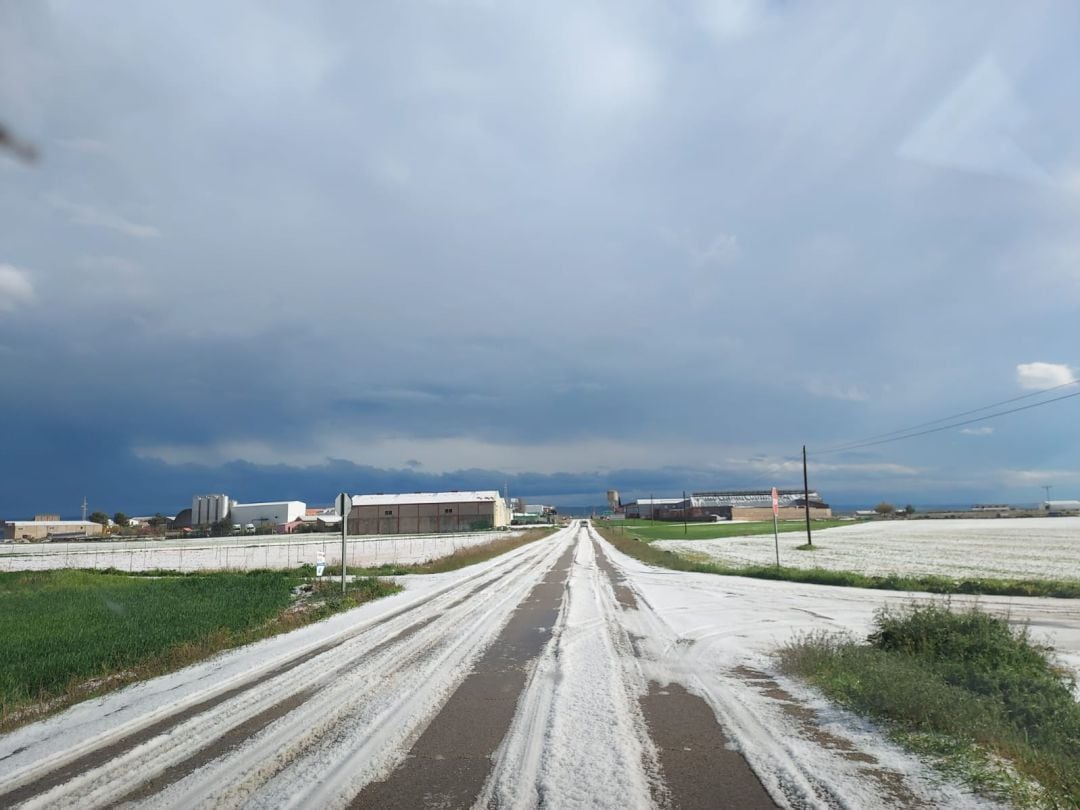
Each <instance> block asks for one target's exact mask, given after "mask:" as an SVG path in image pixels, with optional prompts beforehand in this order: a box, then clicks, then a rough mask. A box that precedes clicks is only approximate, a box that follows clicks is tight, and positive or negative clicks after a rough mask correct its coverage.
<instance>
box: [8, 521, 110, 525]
mask: <svg viewBox="0 0 1080 810" xmlns="http://www.w3.org/2000/svg"><path fill="white" fill-rule="evenodd" d="M3 522H4V523H7V524H9V525H15V526H97V525H99V524H98V523H95V522H94V521H92V520H5V521H3Z"/></svg>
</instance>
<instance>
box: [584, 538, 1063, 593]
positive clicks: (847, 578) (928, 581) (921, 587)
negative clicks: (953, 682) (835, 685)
mask: <svg viewBox="0 0 1080 810" xmlns="http://www.w3.org/2000/svg"><path fill="white" fill-rule="evenodd" d="M593 526H594V528H596V530H597V531H598V532H600V534H601V535H602V536H603V537H604V539H606V540H607V541H608V542H609V543H611V544H612V545H613V546H615V548H617V549H619V551H621V552H623V553H624V554H628V555H630V556H631V557H635V558H637V559H639V560H641V561H642V562H645V563H649V564H650V565H658V566H661V567H663V568H671V569H672V570H675V571H695V572H697V573H702V574H720V575H723V576H737V577H751V578H754V579H774V580H782V581H784V582H801V583H804V584H807V585H837V586H841V587H848V588H870V589H871V590H886V591H918V592H926V593H935V594H981V595H986V596H1051V597H1056V598H1058V599H1080V582H1077V581H1073V580H1047V579H952V578H950V577H936V576H926V575H919V576H900V575H899V574H890V575H887V576H875V575H870V574H860V573H858V572H856V571H834V570H831V569H828V568H789V567H787V566H781V567H780V568H777V567H776V566H774V565H747V566H738V567H735V566H726V565H723V564H722V563H718V562H705V561H702V560H695V559H691V558H689V557H684V556H681V555H679V554H676V553H674V552H672V551H666V550H663V549H659V548H655V547H654V546H652V545H650V544H649V543H646V542H643V541H641V540H638V539H636V538H634V537H632V536H631V535H629V534H623V533H621V532H618V531H615V530H613V529H612V528H611V527H609V526H603V525H598V524H596V523H594V524H593ZM815 548H816V546H815Z"/></svg>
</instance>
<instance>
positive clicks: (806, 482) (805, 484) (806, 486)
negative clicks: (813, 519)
mask: <svg viewBox="0 0 1080 810" xmlns="http://www.w3.org/2000/svg"><path fill="white" fill-rule="evenodd" d="M802 488H803V504H804V505H805V507H806V545H808V546H812V545H814V538H813V537H811V536H810V479H809V478H807V477H806V445H805V444H804V445H803V446H802Z"/></svg>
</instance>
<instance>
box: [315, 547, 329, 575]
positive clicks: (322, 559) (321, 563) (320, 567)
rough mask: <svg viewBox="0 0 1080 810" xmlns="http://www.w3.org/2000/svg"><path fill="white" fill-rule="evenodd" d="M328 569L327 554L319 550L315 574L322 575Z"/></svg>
mask: <svg viewBox="0 0 1080 810" xmlns="http://www.w3.org/2000/svg"><path fill="white" fill-rule="evenodd" d="M325 570H326V555H324V554H323V553H322V552H321V551H320V552H319V559H318V560H316V561H315V576H317V577H321V576H322V575H323V571H325Z"/></svg>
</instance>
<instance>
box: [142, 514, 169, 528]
mask: <svg viewBox="0 0 1080 810" xmlns="http://www.w3.org/2000/svg"><path fill="white" fill-rule="evenodd" d="M146 522H147V523H149V524H150V525H151V526H153V527H154V528H155V529H156V528H158V527H161V528H164V527H165V525H166V524H167V523H168V522H169V521H168V520H167V519H166V518H165V516H164V515H163V514H161V512H157V513H156V514H155V515H154V516H153V517H152V518H150V520H148V521H146Z"/></svg>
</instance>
